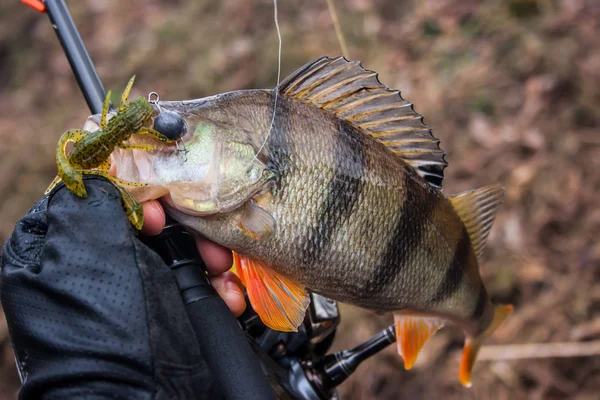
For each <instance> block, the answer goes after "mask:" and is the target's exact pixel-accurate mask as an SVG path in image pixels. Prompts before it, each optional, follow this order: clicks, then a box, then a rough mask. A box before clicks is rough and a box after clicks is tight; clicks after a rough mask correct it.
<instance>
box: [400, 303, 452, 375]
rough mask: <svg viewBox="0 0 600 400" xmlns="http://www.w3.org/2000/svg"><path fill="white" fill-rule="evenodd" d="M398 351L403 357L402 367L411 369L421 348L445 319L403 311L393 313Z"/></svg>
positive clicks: (442, 324) (441, 325)
mask: <svg viewBox="0 0 600 400" xmlns="http://www.w3.org/2000/svg"><path fill="white" fill-rule="evenodd" d="M394 322H395V323H396V341H397V343H398V353H399V354H400V355H401V356H402V358H403V359H404V368H405V369H407V370H408V369H411V368H412V367H413V365H414V363H415V361H416V360H417V356H418V355H419V352H420V351H421V348H422V347H423V345H424V344H425V342H427V340H429V338H430V337H431V336H433V335H434V334H435V333H436V332H437V331H438V330H439V329H440V328H441V327H443V326H444V324H445V322H446V321H445V320H444V319H442V318H438V317H429V316H423V315H417V314H409V313H403V312H395V313H394Z"/></svg>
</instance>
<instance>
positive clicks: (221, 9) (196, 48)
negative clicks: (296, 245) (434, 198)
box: [0, 0, 600, 400]
mask: <svg viewBox="0 0 600 400" xmlns="http://www.w3.org/2000/svg"><path fill="white" fill-rule="evenodd" d="M70 3H72V4H70V6H71V12H72V14H73V18H74V20H75V21H76V23H77V25H78V27H79V29H80V30H81V34H82V36H83V39H84V41H85V43H86V44H87V46H88V48H89V50H90V53H91V55H92V58H93V60H94V62H95V64H96V66H97V68H98V72H99V75H100V77H101V78H102V80H103V82H104V84H105V86H106V87H107V89H109V88H110V89H113V92H116V93H117V94H118V93H119V92H120V90H122V87H123V86H124V85H125V84H126V82H127V81H128V79H129V78H130V77H131V75H132V74H134V73H135V74H136V75H137V80H136V86H135V88H134V93H133V95H140V94H145V93H148V92H149V91H156V92H159V93H160V94H161V98H163V99H191V98H198V97H203V96H208V95H212V94H216V93H221V92H225V91H230V90H237V89H246V88H269V87H271V88H272V87H273V86H275V83H276V76H277V36H276V33H275V28H274V24H273V20H272V18H273V16H272V11H273V10H272V2H271V1H270V0H248V1H244V2H239V1H235V0H225V1H220V0H206V1H202V2H197V1H191V0H190V1H183V0H170V1H157V0H154V1H143V0H131V1H129V2H126V5H125V6H124V5H123V4H125V2H119V1H117V0H104V1H97V0H87V1H80V2H70ZM336 4H337V5H338V13H339V17H340V21H341V23H342V28H343V30H344V33H345V35H346V38H347V40H348V43H349V48H350V58H352V59H359V60H361V61H362V62H363V65H364V66H365V67H366V68H368V69H371V70H374V71H378V72H379V76H380V79H381V81H382V82H383V83H385V84H387V85H388V86H390V87H391V88H396V89H400V90H401V91H402V95H403V97H404V98H406V99H407V100H409V101H411V102H413V103H414V104H415V109H416V110H417V111H418V112H420V113H421V114H423V115H424V116H425V122H426V123H427V124H428V125H430V126H432V127H433V132H434V134H435V135H436V136H437V137H438V138H440V139H441V141H442V142H441V147H442V148H443V149H444V150H445V151H446V154H447V155H446V160H447V161H448V163H449V167H448V168H447V169H446V178H445V180H444V192H445V193H456V192H459V191H462V190H466V189H473V188H477V187H480V186H484V185H487V184H492V183H500V184H502V185H504V186H505V187H506V199H505V203H504V206H503V207H502V208H501V210H500V212H499V214H498V217H497V219H496V222H495V225H494V228H493V230H492V233H491V237H490V239H489V242H488V243H489V244H488V246H487V249H486V251H485V260H484V262H483V263H482V266H481V272H482V276H483V279H484V281H485V282H486V286H487V287H488V289H489V292H490V293H491V295H492V297H493V299H494V300H496V301H498V302H507V303H512V304H514V305H515V307H516V311H515V312H514V314H513V315H512V316H511V318H510V319H509V320H508V321H507V322H506V323H505V324H504V325H503V326H502V327H501V328H500V329H499V330H498V331H497V332H496V334H494V335H493V337H492V338H490V339H489V341H488V342H487V343H488V344H490V345H495V346H506V345H523V346H525V345H538V344H544V346H541V347H534V351H533V352H530V353H527V349H526V348H525V347H518V348H516V349H515V348H513V347H503V348H495V350H493V349H488V350H486V351H487V353H486V354H485V356H486V357H485V358H487V359H486V360H481V361H480V362H479V363H478V364H477V365H476V368H475V371H474V387H473V388H472V389H469V390H467V389H463V388H462V387H461V386H460V385H459V384H458V380H457V371H458V363H459V355H460V352H461V348H462V341H463V334H462V332H461V331H460V329H458V328H457V327H451V328H447V329H444V330H442V331H440V332H439V333H438V334H437V335H436V336H435V337H434V338H433V339H432V340H431V341H430V343H428V345H427V346H425V349H424V350H423V353H422V355H421V357H420V359H419V361H418V362H417V364H416V366H415V367H414V368H413V370H411V371H404V369H403V367H402V363H401V360H400V359H399V358H398V356H397V354H395V349H394V348H393V346H391V347H390V348H388V349H386V350H385V351H384V352H383V353H381V354H379V355H378V356H376V357H373V358H372V359H370V360H369V361H368V362H366V363H365V365H363V366H361V367H360V370H359V372H358V373H357V374H355V376H353V377H352V378H351V379H350V380H349V381H348V382H346V383H345V384H344V385H343V386H342V387H341V388H340V393H341V394H342V398H343V399H381V400H383V399H402V398H406V399H414V398H424V399H437V398H445V399H454V398H457V399H458V398H467V399H510V400H517V399H561V398H571V399H598V393H600V354H593V353H594V352H593V349H594V346H596V347H595V348H596V349H597V348H598V343H599V341H600V241H599V237H600V174H599V173H598V171H599V170H600V130H599V127H600V112H599V111H598V110H600V46H599V45H598V38H599V37H600V2H598V1H595V0H486V1H476V0H423V1H402V2H399V1H396V0H347V1H340V0H338V1H336ZM279 22H280V25H281V29H282V33H283V59H282V77H285V76H286V75H287V74H289V73H291V72H292V71H294V70H295V69H296V68H298V67H300V66H302V65H303V64H304V63H306V62H308V61H310V60H312V59H314V58H317V57H320V56H322V55H338V54H340V50H339V45H338V42H337V39H336V36H335V33H334V29H333V27H332V24H331V18H330V14H329V13H328V11H327V5H326V2H325V1H324V0H323V1H321V0H319V1H316V0H312V1H306V2H292V1H287V0H280V2H279ZM0 88H1V92H0V143H1V145H0V221H1V223H0V242H4V241H5V240H6V238H7V237H8V235H9V234H10V232H11V231H12V229H13V227H14V224H15V222H16V221H17V220H18V219H19V218H20V217H21V216H22V215H23V214H24V213H25V212H26V211H27V209H28V208H29V207H31V205H33V204H34V202H35V201H37V200H38V199H39V198H40V197H41V196H42V194H43V191H44V189H45V188H46V186H47V185H48V184H49V182H50V181H51V180H52V178H53V176H54V175H55V173H56V167H55V164H54V152H55V145H56V142H57V140H58V137H59V136H60V135H61V134H62V132H64V131H65V130H67V129H73V128H78V127H81V126H82V124H83V121H84V120H85V119H86V118H87V116H88V114H89V111H88V110H87V107H86V104H85V102H84V101H83V99H82V96H81V94H80V93H79V89H78V87H77V85H76V82H75V80H74V79H73V77H72V75H71V72H70V69H69V66H68V63H67V61H66V59H65V57H64V54H63V53H62V50H61V48H60V46H59V44H58V41H57V39H56V37H55V35H54V33H53V32H52V29H51V26H50V24H49V22H48V20H47V18H46V17H44V16H42V15H40V14H38V13H36V12H34V11H32V10H30V9H27V8H26V7H24V6H23V5H22V4H20V3H19V2H17V1H4V2H1V3H0ZM116 98H117V97H116V96H115V99H116ZM342 312H343V315H342V326H341V327H340V329H339V331H338V335H337V339H336V342H335V344H334V346H335V348H336V349H340V348H346V347H350V346H353V345H355V344H357V343H359V342H360V341H363V340H365V339H367V338H368V337H370V336H371V335H373V334H375V333H376V332H378V331H379V330H381V329H383V328H384V327H386V326H387V325H389V324H390V323H391V316H390V315H383V316H376V315H373V314H370V313H367V312H365V311H362V310H358V309H355V308H350V307H345V306H344V307H343V311H342ZM565 342H569V343H571V345H569V346H566V345H562V344H561V343H565ZM573 347H575V348H576V349H573ZM559 348H560V349H561V350H562V351H563V354H561V355H562V356H561V357H557V356H556V354H555V353H556V352H557V351H558V350H557V349H559ZM576 350H577V351H580V352H582V354H586V353H587V355H585V356H580V357H575V356H573V355H574V354H575V351H576ZM529 351H530V350H529ZM517 356H521V357H523V356H526V357H525V358H522V359H517V360H511V358H515V357H517ZM17 390H18V378H17V375H16V372H15V369H14V365H13V356H12V352H11V348H10V344H9V340H8V332H7V329H6V325H5V322H4V320H3V314H2V311H1V310H0V399H2V400H5V399H6V400H9V399H10V400H12V399H14V398H15V397H16V392H17Z"/></svg>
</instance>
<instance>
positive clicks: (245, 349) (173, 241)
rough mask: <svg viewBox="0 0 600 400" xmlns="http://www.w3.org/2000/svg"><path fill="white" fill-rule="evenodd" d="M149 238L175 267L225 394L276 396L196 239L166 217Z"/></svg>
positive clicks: (251, 398) (233, 397)
mask: <svg viewBox="0 0 600 400" xmlns="http://www.w3.org/2000/svg"><path fill="white" fill-rule="evenodd" d="M144 241H145V242H146V244H148V245H149V246H150V247H152V248H153V249H154V250H155V251H156V252H157V253H158V254H159V255H160V256H161V257H162V258H163V260H164V261H165V262H166V263H167V265H168V266H169V267H170V268H171V269H172V270H173V272H174V274H175V278H176V280H177V284H178V286H179V290H180V293H181V296H182V299H183V302H184V304H185V307H186V310H187V313H188V316H189V317H190V322H191V323H192V326H193V328H194V331H195V333H196V337H197V338H198V343H199V344H200V350H201V351H202V354H203V355H204V359H205V361H206V363H207V364H208V366H209V368H210V369H211V371H212V373H213V375H214V376H215V378H216V379H217V381H218V382H219V384H220V386H221V388H222V389H223V393H224V394H225V397H226V398H227V399H230V400H238V399H239V400H242V399H243V400H269V399H274V398H275V397H274V395H273V391H272V390H271V387H270V385H269V383H268V381H267V379H266V377H265V374H264V373H263V370H262V367H261V366H260V363H259V361H258V359H257V357H256V356H255V354H254V352H253V351H252V349H251V347H250V344H249V343H248V339H247V338H246V336H245V335H244V333H243V331H242V329H241V328H240V326H239V324H238V322H237V320H236V319H235V318H234V316H233V314H231V311H230V310H229V308H228V307H227V305H226V304H225V302H224V301H223V300H222V299H221V297H219V295H218V294H217V292H216V291H215V290H214V288H213V287H212V286H211V285H210V283H209V281H208V276H207V275H206V266H205V264H204V262H203V261H202V258H201V257H200V254H199V253H198V250H197V248H196V241H195V239H194V237H193V236H192V235H191V234H190V233H189V232H187V231H186V230H185V229H184V228H183V226H181V225H180V224H178V223H177V222H175V221H174V220H172V219H170V218H169V217H167V224H166V226H165V229H163V231H162V233H161V234H159V235H158V236H154V237H152V238H146V239H145V240H144Z"/></svg>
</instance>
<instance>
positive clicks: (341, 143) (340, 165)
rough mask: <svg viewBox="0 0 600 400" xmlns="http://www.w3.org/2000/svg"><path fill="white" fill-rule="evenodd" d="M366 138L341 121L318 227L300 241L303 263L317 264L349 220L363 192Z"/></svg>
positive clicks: (310, 230)
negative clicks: (332, 172)
mask: <svg viewBox="0 0 600 400" xmlns="http://www.w3.org/2000/svg"><path fill="white" fill-rule="evenodd" d="M365 146H366V143H365V137H364V134H363V133H362V132H360V131H358V130H357V129H356V128H355V127H354V126H353V125H351V124H350V123H349V122H347V121H343V120H340V121H339V125H338V134H337V135H336V143H335V145H334V158H335V162H336V165H335V172H334V176H333V179H331V181H330V182H329V184H328V185H327V191H326V192H325V193H326V196H327V197H326V198H325V201H324V202H323V204H322V205H321V207H320V209H319V213H318V221H317V227H316V228H311V229H309V232H307V237H305V238H303V239H302V240H301V243H302V247H303V251H302V252H303V259H304V262H305V263H307V264H313V263H315V262H318V261H319V260H320V259H321V257H322V253H323V251H325V250H326V249H327V248H328V247H329V243H330V242H331V240H332V239H333V236H334V235H335V233H336V231H337V229H338V228H339V227H340V226H342V225H343V224H344V222H345V221H346V220H347V219H348V217H349V216H350V214H352V210H353V208H354V206H355V205H356V202H357V200H358V198H359V196H360V193H361V189H362V182H363V180H362V176H363V166H364V162H365V160H364V156H365Z"/></svg>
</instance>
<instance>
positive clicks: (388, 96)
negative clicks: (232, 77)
mask: <svg viewBox="0 0 600 400" xmlns="http://www.w3.org/2000/svg"><path fill="white" fill-rule="evenodd" d="M278 91H279V93H280V94H281V95H283V96H286V97H292V98H295V99H298V100H300V101H303V102H305V103H309V104H313V105H315V106H317V107H320V108H322V109H324V110H327V111H330V112H332V113H334V114H335V115H336V116H338V117H339V118H341V119H344V120H347V121H350V122H352V123H353V124H354V125H355V126H357V127H359V128H360V129H362V130H363V131H365V132H366V133H368V134H369V135H371V136H372V137H374V138H375V139H377V140H378V141H379V142H381V143H383V144H384V145H385V146H386V147H387V148H389V149H390V150H392V151H393V152H394V153H396V154H397V155H398V156H400V157H401V158H402V159H403V160H404V161H406V162H407V163H408V164H409V165H411V166H412V167H413V168H414V169H415V170H416V171H417V173H418V174H419V175H421V176H422V177H423V178H424V179H425V180H427V182H429V184H431V185H432V186H434V187H436V188H441V186H442V180H443V179H444V168H446V165H448V164H447V163H446V161H445V160H444V152H443V151H442V150H441V149H440V147H439V142H440V141H439V140H438V139H437V138H435V137H434V136H433V135H432V134H431V128H429V127H428V126H427V125H425V124H424V123H423V116H422V115H421V114H419V113H417V112H415V110H414V109H413V105H412V103H410V102H408V101H406V100H404V99H403V98H402V97H401V96H400V92H399V91H398V90H392V89H390V88H388V87H387V86H385V85H384V84H382V83H381V82H379V79H378V78H377V73H376V72H373V71H368V70H366V69H364V68H363V67H362V66H361V64H360V62H358V61H348V60H346V59H345V58H344V57H337V58H329V57H321V58H318V59H316V60H314V61H312V62H310V63H308V64H306V65H305V66H303V67H302V68H300V69H299V70H297V71H296V72H294V73H293V74H291V75H290V76H288V77H287V78H286V79H285V80H283V81H282V82H281V84H280V85H279V86H278Z"/></svg>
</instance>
